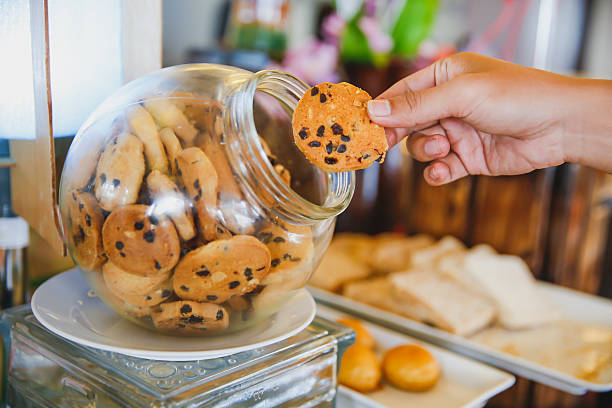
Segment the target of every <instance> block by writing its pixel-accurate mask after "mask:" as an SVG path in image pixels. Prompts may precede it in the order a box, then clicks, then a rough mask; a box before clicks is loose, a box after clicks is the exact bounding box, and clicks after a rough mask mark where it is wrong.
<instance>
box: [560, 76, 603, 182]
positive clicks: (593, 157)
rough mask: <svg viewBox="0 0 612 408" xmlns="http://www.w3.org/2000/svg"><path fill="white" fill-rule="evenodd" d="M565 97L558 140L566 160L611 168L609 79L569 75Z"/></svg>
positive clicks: (601, 167)
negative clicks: (580, 77) (579, 77)
mask: <svg viewBox="0 0 612 408" xmlns="http://www.w3.org/2000/svg"><path fill="white" fill-rule="evenodd" d="M569 85H570V88H569V89H568V93H567V94H566V95H565V96H564V99H565V100H566V101H567V103H568V104H569V108H568V110H567V112H566V114H564V117H563V118H562V122H561V123H562V125H561V127H562V131H561V140H562V141H561V143H562V149H563V154H564V158H565V161H567V162H573V163H580V164H584V165H587V166H591V167H595V168H599V169H602V170H605V171H608V172H611V171H612V159H611V158H612V81H605V80H595V79H577V78H576V79H572V80H571V81H570V84H569Z"/></svg>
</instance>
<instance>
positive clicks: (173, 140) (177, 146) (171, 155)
mask: <svg viewBox="0 0 612 408" xmlns="http://www.w3.org/2000/svg"><path fill="white" fill-rule="evenodd" d="M159 137H160V139H161V141H162V143H163V145H164V147H165V149H166V155H167V156H168V161H169V162H170V169H171V170H172V174H174V175H176V174H177V173H176V156H177V155H178V154H179V152H180V151H181V150H183V147H182V146H181V142H179V140H178V138H177V137H176V135H175V134H174V131H173V130H172V129H170V128H163V129H162V130H160V131H159Z"/></svg>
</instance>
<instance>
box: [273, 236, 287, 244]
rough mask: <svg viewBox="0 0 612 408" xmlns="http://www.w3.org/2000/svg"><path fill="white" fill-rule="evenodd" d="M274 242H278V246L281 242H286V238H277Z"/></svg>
mask: <svg viewBox="0 0 612 408" xmlns="http://www.w3.org/2000/svg"><path fill="white" fill-rule="evenodd" d="M273 241H274V242H276V243H277V244H280V243H281V242H285V238H283V237H276V238H274V240H273Z"/></svg>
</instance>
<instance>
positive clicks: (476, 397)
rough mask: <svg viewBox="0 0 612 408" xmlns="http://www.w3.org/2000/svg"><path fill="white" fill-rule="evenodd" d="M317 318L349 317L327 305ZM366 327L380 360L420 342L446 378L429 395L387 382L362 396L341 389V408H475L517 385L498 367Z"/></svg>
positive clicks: (320, 309) (374, 327) (320, 310)
mask: <svg viewBox="0 0 612 408" xmlns="http://www.w3.org/2000/svg"><path fill="white" fill-rule="evenodd" d="M317 315H318V316H321V317H324V318H327V319H330V320H336V319H337V318H339V317H341V316H345V315H344V314H343V313H340V312H338V311H336V310H333V309H330V308H328V307H325V306H323V305H317ZM363 325H364V326H365V327H366V328H367V329H368V331H369V332H370V333H372V335H373V336H374V338H375V339H376V343H377V347H376V352H377V354H379V356H380V357H382V355H383V353H384V351H386V350H388V349H390V348H393V347H396V346H400V345H403V344H412V343H416V344H419V345H421V346H423V347H425V348H426V349H427V350H428V351H429V352H430V353H431V354H433V356H434V357H435V358H436V360H438V363H439V364H440V368H441V369H442V376H441V377H440V380H439V381H438V383H437V384H436V385H435V386H434V387H433V388H432V389H431V390H429V391H426V392H408V391H402V390H400V389H398V388H395V387H393V386H391V385H389V384H387V383H385V384H384V385H383V388H382V389H381V390H379V391H374V392H372V393H368V394H361V393H359V392H357V391H353V390H351V389H350V388H347V387H343V386H340V387H339V395H338V402H337V406H339V407H342V408H350V407H388V408H395V407H397V408H403V407H419V408H438V407H445V408H455V407H462V408H468V407H469V408H475V407H481V406H483V405H484V404H485V403H486V402H487V400H489V398H491V397H492V396H494V395H497V394H499V393H500V392H502V391H503V390H505V389H507V388H509V387H510V386H512V384H514V377H513V376H512V375H510V374H508V373H505V372H503V371H500V370H498V369H496V368H493V367H490V366H487V365H485V364H482V363H479V362H477V361H474V360H471V359H469V358H466V357H463V356H460V355H457V354H455V353H452V352H450V351H447V350H444V349H441V348H439V347H436V346H432V345H431V344H427V343H424V342H422V341H419V340H416V339H414V338H412V337H409V336H406V335H404V334H401V333H397V332H394V331H392V330H389V329H385V328H383V327H381V326H378V325H375V324H372V323H369V322H366V321H364V322H363Z"/></svg>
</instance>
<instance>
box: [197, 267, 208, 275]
mask: <svg viewBox="0 0 612 408" xmlns="http://www.w3.org/2000/svg"><path fill="white" fill-rule="evenodd" d="M195 274H196V275H198V276H208V275H210V271H209V270H208V269H202V270H201V271H197V272H196V273H195Z"/></svg>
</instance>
